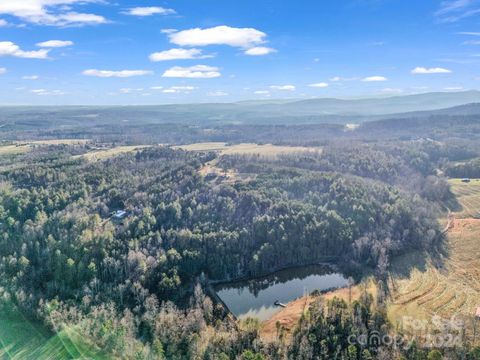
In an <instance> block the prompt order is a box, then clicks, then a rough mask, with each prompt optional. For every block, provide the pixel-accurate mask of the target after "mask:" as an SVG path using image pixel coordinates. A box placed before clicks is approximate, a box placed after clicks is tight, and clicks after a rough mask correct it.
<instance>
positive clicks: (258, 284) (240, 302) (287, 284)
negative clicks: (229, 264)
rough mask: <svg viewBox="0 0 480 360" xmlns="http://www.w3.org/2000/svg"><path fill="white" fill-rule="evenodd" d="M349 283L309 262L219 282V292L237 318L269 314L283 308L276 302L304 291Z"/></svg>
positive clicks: (263, 317)
mask: <svg viewBox="0 0 480 360" xmlns="http://www.w3.org/2000/svg"><path fill="white" fill-rule="evenodd" d="M346 285H347V279H346V278H345V277H344V276H343V275H342V274H339V273H335V272H333V271H332V269H330V268H329V267H326V266H320V265H315V266H306V267H301V268H294V269H287V270H282V271H279V272H276V273H273V274H271V275H269V276H266V277H263V278H258V279H252V280H249V281H243V282H237V283H230V284H225V285H219V286H217V287H216V288H215V290H216V291H217V293H218V296H220V298H221V299H222V300H223V302H224V303H225V304H226V305H227V306H228V308H229V309H230V311H231V312H232V313H234V314H235V315H236V316H237V317H238V318H245V317H257V318H259V319H260V320H265V319H268V318H270V317H271V316H272V315H273V314H275V313H276V312H277V311H279V310H280V308H279V307H277V306H275V305H274V304H273V303H274V302H275V301H276V300H279V301H280V302H281V303H288V302H290V301H292V300H295V299H296V298H298V297H300V296H302V295H303V294H304V293H305V292H307V293H311V292H312V291H314V290H320V291H324V290H327V289H333V288H339V287H343V286H346Z"/></svg>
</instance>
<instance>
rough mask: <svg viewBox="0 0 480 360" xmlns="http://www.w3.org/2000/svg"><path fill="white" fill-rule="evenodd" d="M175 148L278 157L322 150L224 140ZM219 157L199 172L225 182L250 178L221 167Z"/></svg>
mask: <svg viewBox="0 0 480 360" xmlns="http://www.w3.org/2000/svg"><path fill="white" fill-rule="evenodd" d="M172 148H174V149H183V150H186V151H214V152H217V153H219V154H220V155H234V154H239V155H258V156H262V157H265V158H273V159H275V158H277V157H278V156H280V155H283V154H295V153H301V152H321V151H322V149H321V148H319V147H304V146H278V145H272V144H265V145H259V144H236V145H228V144H227V143H223V142H205V143H197V144H189V145H179V146H173V147H172ZM218 160H219V159H218V158H216V159H213V160H212V161H209V162H207V163H206V164H205V165H204V166H203V167H202V168H201V169H200V170H199V173H200V174H201V175H203V176H208V175H210V176H215V178H216V180H217V181H220V182H223V183H233V182H235V181H237V180H239V179H243V180H248V179H251V178H252V176H251V175H250V174H238V173H236V172H235V171H233V170H231V169H230V170H226V171H224V170H223V169H220V168H219V167H218V166H217V164H218Z"/></svg>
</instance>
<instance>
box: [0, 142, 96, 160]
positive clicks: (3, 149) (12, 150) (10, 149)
mask: <svg viewBox="0 0 480 360" xmlns="http://www.w3.org/2000/svg"><path fill="white" fill-rule="evenodd" d="M88 141H89V140H76V139H58V140H36V141H14V142H11V143H10V144H8V145H0V156H1V155H16V154H24V153H26V152H28V151H30V150H31V149H32V147H34V146H41V145H84V144H86V143H87V142H88Z"/></svg>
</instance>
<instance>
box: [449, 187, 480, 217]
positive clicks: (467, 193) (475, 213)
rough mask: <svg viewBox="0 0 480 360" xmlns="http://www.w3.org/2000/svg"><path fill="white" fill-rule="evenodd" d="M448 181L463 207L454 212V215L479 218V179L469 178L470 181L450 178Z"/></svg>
mask: <svg viewBox="0 0 480 360" xmlns="http://www.w3.org/2000/svg"><path fill="white" fill-rule="evenodd" d="M449 183H450V185H451V187H452V192H453V193H454V194H455V196H456V197H457V200H458V202H459V203H460V205H462V207H463V209H462V211H459V212H458V213H455V217H457V218H476V219H480V179H471V180H470V182H462V180H461V179H450V180H449Z"/></svg>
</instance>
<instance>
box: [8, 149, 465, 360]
mask: <svg viewBox="0 0 480 360" xmlns="http://www.w3.org/2000/svg"><path fill="white" fill-rule="evenodd" d="M90 146H91V145H69V146H68V145H50V146H38V147H36V148H35V149H34V150H33V151H31V152H27V153H24V154H18V155H15V156H11V157H3V158H2V164H1V165H2V172H1V179H0V180H1V186H0V227H1V229H2V236H1V239H0V253H1V254H2V256H1V259H0V272H1V275H2V276H1V280H0V282H1V295H2V296H1V297H2V299H3V300H4V303H5V306H10V305H11V304H12V303H13V304H15V305H16V306H19V307H20V308H21V309H22V311H23V312H24V313H26V314H29V316H31V317H33V318H37V319H41V320H42V321H44V322H45V323H47V324H48V325H49V326H50V327H52V328H53V329H59V328H62V327H64V326H69V325H75V326H80V328H81V329H82V330H81V331H82V332H83V333H85V334H87V335H88V336H87V338H88V339H90V341H92V343H95V344H96V345H97V346H100V347H101V348H102V349H105V351H107V352H108V353H111V354H116V356H124V357H126V358H135V357H136V358H160V359H161V358H166V359H190V358H191V359H233V358H236V357H237V356H238V357H239V358H240V359H264V358H265V359H277V358H278V359H285V358H291V359H310V358H312V357H311V355H308V354H320V353H324V354H327V355H323V357H320V358H325V359H327V358H331V356H334V355H333V354H335V356H336V357H337V358H342V357H343V358H349V359H360V358H361V359H368V358H372V357H374V356H377V355H378V354H381V353H382V351H384V352H385V351H387V350H379V349H377V348H376V347H374V348H371V349H369V348H361V347H358V346H357V347H355V346H353V347H352V346H351V345H349V344H348V343H347V342H346V339H345V338H341V337H339V334H340V333H344V334H348V333H351V331H354V329H356V330H355V331H374V330H375V331H383V332H385V331H388V324H387V322H386V318H385V315H384V314H383V313H382V308H381V306H379V305H378V302H375V304H373V302H372V301H371V300H369V298H368V296H367V294H365V296H364V298H363V300H362V301H361V303H358V304H348V305H347V304H345V303H342V302H341V301H333V302H332V303H330V304H329V305H328V306H327V308H328V309H329V310H328V311H327V312H326V313H323V310H322V309H323V308H324V306H319V305H315V306H312V308H311V310H310V315H309V316H308V317H306V318H305V319H303V320H302V321H301V323H300V324H299V327H298V330H297V332H296V333H295V334H294V337H293V339H294V340H293V343H291V344H287V343H286V342H284V341H282V336H279V339H278V341H277V342H276V343H275V344H270V345H267V344H262V342H261V341H260V340H259V339H258V334H257V331H258V324H257V323H256V322H255V321H253V320H252V321H247V322H245V323H242V324H241V326H239V325H238V324H235V323H234V322H232V320H231V319H230V318H229V316H228V314H227V312H226V311H225V309H223V308H222V306H221V305H220V304H216V303H214V302H212V300H211V299H210V298H209V297H208V296H207V295H208V292H209V286H208V283H209V282H210V281H216V280H222V281H225V280H232V279H239V278H245V277H247V278H248V277H252V276H258V275H263V274H267V273H269V272H272V271H274V270H275V269H281V268H285V267H289V266H298V265H306V264H314V263H319V262H325V261H328V262H331V263H334V264H336V265H337V266H338V267H340V268H341V269H342V270H343V271H344V272H346V273H350V274H353V275H356V276H357V277H360V276H361V274H362V273H365V272H374V273H375V274H376V275H377V277H378V279H384V278H385V276H386V274H387V269H388V267H389V263H390V259H391V258H392V257H394V256H396V255H399V254H402V253H405V252H408V251H412V250H422V249H429V251H432V249H435V248H438V249H439V250H440V248H441V246H442V239H443V236H442V229H441V228H440V225H439V224H438V222H437V220H436V219H437V216H438V214H439V212H440V211H441V209H442V204H443V203H444V202H447V201H451V197H452V194H451V192H450V189H449V186H448V184H447V183H446V182H445V180H444V179H443V178H441V177H439V175H438V174H437V172H436V166H435V164H437V165H438V166H441V165H442V164H443V163H445V161H450V160H463V159H468V158H471V157H472V156H474V153H472V151H471V150H469V148H468V147H466V146H460V145H458V144H453V145H448V146H445V145H441V144H438V143H434V142H433V143H432V142H431V141H416V142H407V143H404V142H397V143H395V144H390V145H387V144H384V143H377V144H375V145H374V144H355V143H352V144H350V145H348V146H347V145H345V144H338V143H331V144H330V145H328V146H325V147H324V148H323V151H322V152H307V153H298V154H290V155H282V156H278V157H265V156H252V155H228V156H227V155H224V156H222V157H221V158H218V154H215V153H209V152H197V153H195V152H186V151H183V150H173V149H170V148H168V147H162V146H157V147H151V148H147V149H144V150H142V151H138V152H134V153H127V154H121V155H117V156H114V157H112V158H107V159H105V160H101V161H97V162H91V161H88V160H86V159H84V158H82V157H78V156H77V155H79V154H82V153H85V152H86V151H88V150H89V147H90ZM213 159H215V160H217V161H218V162H219V166H220V167H223V168H225V169H227V168H228V169H232V170H233V171H235V172H236V173H238V174H244V175H245V176H243V177H242V178H241V179H240V178H239V179H238V180H237V181H234V182H223V181H221V179H208V177H204V176H201V175H200V174H199V170H200V169H201V168H202V167H203V166H204V165H205V164H206V163H207V162H209V161H211V160H213ZM406 177H408V179H409V181H408V182H407V181H405V178H406ZM119 210H121V211H125V216H124V217H123V218H121V219H116V218H115V216H114V215H112V214H115V212H116V211H119ZM205 294H207V295H205ZM319 301H322V300H321V298H320V299H319ZM357 313H358V314H363V315H358V316H360V317H359V318H358V319H356V318H355V317H354V318H353V320H351V315H349V314H357ZM355 316H357V315H355ZM107 319H108V320H107ZM373 319H375V320H373ZM350 321H353V322H352V323H349V322H350ZM322 324H323V325H322ZM360 324H364V325H360ZM340 328H341V329H342V330H340ZM359 329H360V330H359ZM328 334H330V335H328ZM279 335H281V334H280V333H279ZM315 338H318V339H320V338H321V339H322V341H321V342H319V343H317V342H315V341H314V339H315ZM320 349H321V351H320ZM419 353H422V354H423V352H422V351H420V350H419ZM319 356H320V355H319ZM385 356H386V355H385ZM415 356H416V355H415ZM418 356H420V355H418ZM386 358H388V357H386ZM407 358H408V359H416V358H421V357H407Z"/></svg>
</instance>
